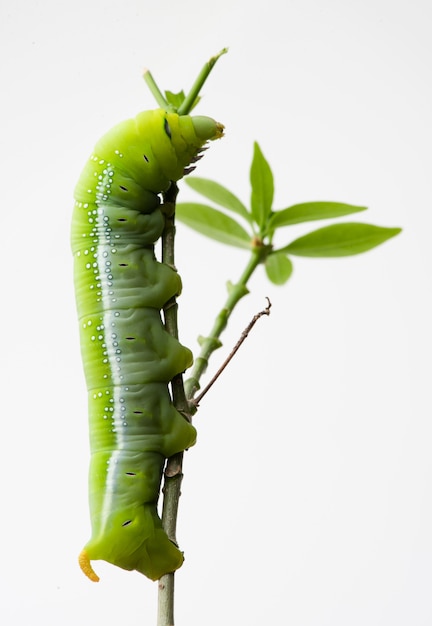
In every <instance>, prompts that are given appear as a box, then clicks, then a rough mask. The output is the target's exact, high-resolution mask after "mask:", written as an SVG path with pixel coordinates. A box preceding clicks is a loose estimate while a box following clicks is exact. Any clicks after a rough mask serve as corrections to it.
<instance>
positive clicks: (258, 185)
mask: <svg viewBox="0 0 432 626" xmlns="http://www.w3.org/2000/svg"><path fill="white" fill-rule="evenodd" d="M186 182H187V183H188V185H189V186H190V187H192V189H194V190H195V191H196V192H198V193H200V194H201V195H202V196H204V197H205V198H206V199H207V200H210V202H211V203H212V205H209V204H204V203H196V202H182V203H178V204H177V207H176V216H177V219H179V220H180V221H181V222H183V223H184V224H186V225H187V226H189V227H190V228H193V229H194V230H196V231H198V232H199V233H201V234H202V235H205V236H206V237H209V238H211V239H214V240H216V241H219V242H221V243H224V244H227V245H231V246H236V247H238V248H244V249H247V250H252V251H254V252H256V253H258V254H259V255H260V262H261V263H264V266H265V270H266V273H267V276H268V278H269V279H270V280H271V282H272V283H274V284H276V285H283V284H284V283H286V282H287V280H288V279H289V278H290V276H291V273H292V269H293V265H292V261H291V256H306V257H341V256H351V255H355V254H360V253H362V252H366V251H367V250H370V249H372V248H375V247H376V246H378V245H380V244H382V243H384V242H385V241H386V240H387V239H390V238H391V237H394V236H395V235H397V234H398V233H399V232H400V231H401V229H400V228H386V227H382V226H374V225H373V224H364V223H360V222H344V223H336V224H331V225H328V226H324V227H322V228H319V229H318V230H314V231H312V232H310V233H308V234H306V235H303V236H302V237H299V238H297V239H294V240H292V241H289V242H288V243H286V244H285V245H282V246H281V247H278V248H275V247H274V245H273V239H274V236H275V233H276V232H277V231H279V229H282V228H285V227H287V226H292V225H293V224H300V223H302V222H310V221H316V220H327V219H331V218H338V217H343V216H346V215H352V214H354V213H360V212H362V211H365V210H366V209H367V207H363V206H355V205H352V204H345V203H342V202H327V201H314V202H304V203H301V204H294V205H291V206H288V207H286V208H284V209H280V210H276V209H273V198H274V178H273V173H272V170H271V168H270V165H269V163H268V161H267V160H266V158H265V157H264V155H263V153H262V151H261V148H260V146H259V145H258V143H257V142H255V143H254V150H253V158H252V163H251V167H250V185H251V195H250V207H249V208H247V207H246V206H245V205H244V204H243V202H242V201H241V200H240V199H239V198H238V197H237V196H236V195H234V194H233V193H232V192H231V191H230V190H229V189H227V188H226V187H224V186H222V185H220V184H219V183H217V182H215V181H213V180H209V179H206V178H198V177H193V178H188V179H186ZM213 205H216V206H217V207H218V208H215V206H213ZM239 218H240V219H239Z"/></svg>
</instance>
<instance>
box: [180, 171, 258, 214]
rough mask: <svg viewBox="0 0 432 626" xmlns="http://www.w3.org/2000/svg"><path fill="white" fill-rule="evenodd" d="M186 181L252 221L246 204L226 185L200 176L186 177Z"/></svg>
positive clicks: (207, 196)
mask: <svg viewBox="0 0 432 626" xmlns="http://www.w3.org/2000/svg"><path fill="white" fill-rule="evenodd" d="M185 181H186V183H187V184H188V185H189V187H192V189H194V190H195V191H197V192H198V193H200V194H201V195H202V196H205V197H206V198H208V199H209V200H212V202H215V203H216V204H219V205H220V206H223V207H224V208H225V209H228V210H230V211H234V213H237V214H238V215H241V216H242V217H243V218H244V219H245V220H247V221H248V222H251V221H252V220H251V215H250V213H248V210H247V208H246V207H245V205H244V204H243V203H242V202H241V201H240V200H239V199H238V198H237V196H235V195H234V194H233V193H231V191H230V190H229V189H227V188H226V187H223V186H222V185H220V184H219V183H216V182H215V181H213V180H209V179H208V178H199V177H197V176H194V177H193V178H185Z"/></svg>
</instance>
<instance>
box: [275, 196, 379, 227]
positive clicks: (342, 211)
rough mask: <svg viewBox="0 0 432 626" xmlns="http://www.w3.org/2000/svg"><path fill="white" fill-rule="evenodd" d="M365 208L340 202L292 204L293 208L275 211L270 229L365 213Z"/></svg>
mask: <svg viewBox="0 0 432 626" xmlns="http://www.w3.org/2000/svg"><path fill="white" fill-rule="evenodd" d="M366 209H367V207H365V206H354V205H352V204H343V203H341V202H303V203H302V204H293V206H290V207H288V208H287V209H283V210H282V211H276V212H275V213H273V215H272V216H271V218H270V228H271V229H276V228H279V226H290V225H291V224H300V223H301V222H311V221H312V220H325V219H328V218H331V217H342V216H343V215H350V214H351V213H358V212H360V211H366Z"/></svg>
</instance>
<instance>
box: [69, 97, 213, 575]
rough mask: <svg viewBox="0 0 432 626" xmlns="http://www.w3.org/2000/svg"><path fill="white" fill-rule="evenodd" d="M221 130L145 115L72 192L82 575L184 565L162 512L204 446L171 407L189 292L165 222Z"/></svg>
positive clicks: (98, 150)
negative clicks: (193, 452) (161, 243)
mask: <svg viewBox="0 0 432 626" xmlns="http://www.w3.org/2000/svg"><path fill="white" fill-rule="evenodd" d="M222 134H223V126H221V125H220V124H218V123H217V122H215V121H214V120H212V119H211V118H208V117H191V116H188V115H182V116H179V115H177V114H175V113H169V112H167V111H165V110H163V109H157V110H154V111H145V112H142V113H140V114H138V115H137V117H136V118H135V119H131V120H127V121H125V122H122V123H120V124H119V125H118V126H115V127H114V128H113V129H112V130H111V131H109V132H108V133H107V134H106V135H104V136H103V137H102V139H100V141H99V142H98V143H97V144H96V147H95V149H94V152H93V154H92V155H91V157H90V159H89V161H88V163H87V165H86V166H85V168H84V170H83V172H82V174H81V177H80V179H79V181H78V184H77V186H76V189H75V200H76V202H75V208H74V213H73V219H72V250H73V254H74V276H75V290H76V303H77V311H78V318H79V328H80V342H81V353H82V359H83V365H84V373H85V377H86V382H87V388H88V406H89V409H88V412H89V428H90V448H91V461H90V469H89V504H90V516H91V526H92V535H91V538H90V540H89V541H88V543H87V544H86V546H85V547H84V549H83V550H82V552H81V554H80V556H79V564H80V566H81V569H82V570H83V572H84V573H85V574H86V575H87V576H88V577H89V578H90V579H91V580H93V581H98V580H99V578H98V576H97V575H96V573H95V572H94V570H93V568H92V566H91V561H92V560H99V559H102V560H105V561H108V562H109V563H112V564H114V565H117V566H119V567H121V568H123V569H126V570H137V571H138V572H141V573H142V574H144V575H145V576H147V577H148V578H150V579H152V580H157V579H159V578H160V577H161V576H163V575H164V574H166V573H168V572H172V571H174V570H176V569H177V568H179V567H180V566H181V565H182V562H183V555H182V553H181V552H180V550H179V549H178V548H177V546H176V545H174V543H173V542H172V541H170V540H169V539H168V536H167V535H166V533H165V531H164V530H163V528H162V523H161V520H160V518H159V516H158V513H157V501H158V497H159V491H160V484H161V478H162V472H163V467H164V463H165V459H166V458H167V457H170V456H172V455H173V454H175V453H177V452H180V451H182V450H185V449H186V448H188V447H189V446H192V445H193V444H194V443H195V439H196V431H195V428H194V427H193V426H192V425H191V424H190V423H189V422H187V421H186V420H185V419H184V417H182V415H181V414H180V413H179V412H178V411H177V410H176V409H175V408H174V406H173V404H172V401H171V396H170V392H169V388H168V383H169V382H170V381H171V379H172V378H173V377H174V376H175V375H176V374H179V373H180V372H183V371H184V370H185V369H186V368H188V367H190V365H191V363H192V354H191V352H190V350H188V348H185V347H184V346H182V345H181V344H180V343H179V342H178V341H177V340H176V339H175V338H173V337H172V336H171V335H169V334H168V332H167V331H166V330H165V327H164V324H163V322H162V319H161V313H160V311H161V309H162V308H163V307H164V305H165V304H166V302H167V301H168V300H169V299H170V298H172V297H173V296H176V295H178V294H179V293H180V291H181V280H180V277H179V275H178V274H177V273H176V271H175V270H173V269H172V268H170V267H168V266H167V265H165V264H164V263H160V262H158V261H157V260H156V257H155V253H154V244H155V243H156V241H157V240H158V239H159V238H160V236H161V234H162V231H163V228H164V224H165V217H164V215H163V212H162V211H161V208H160V203H161V201H160V197H159V194H161V193H162V192H165V191H167V190H168V189H169V187H170V185H171V183H172V181H177V180H179V179H180V178H182V176H183V175H184V174H185V173H187V171H188V170H186V171H185V168H187V167H188V166H189V165H190V164H191V163H194V162H195V161H196V160H197V158H198V157H199V154H200V151H201V149H202V148H203V146H204V144H205V143H206V142H207V140H213V139H217V138H219V137H221V136H222Z"/></svg>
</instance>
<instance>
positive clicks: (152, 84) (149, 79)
mask: <svg viewBox="0 0 432 626" xmlns="http://www.w3.org/2000/svg"><path fill="white" fill-rule="evenodd" d="M143 77H144V80H145V82H146V83H147V87H148V88H149V89H150V91H151V92H152V94H153V96H154V99H155V100H156V102H157V103H158V105H159V106H160V107H161V109H167V108H170V105H169V104H168V102H167V100H166V99H165V97H164V95H163V93H162V92H161V90H160V89H159V87H158V86H157V84H156V81H155V79H154V78H153V75H152V73H151V72H150V70H144V74H143ZM171 108H172V107H171Z"/></svg>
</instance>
